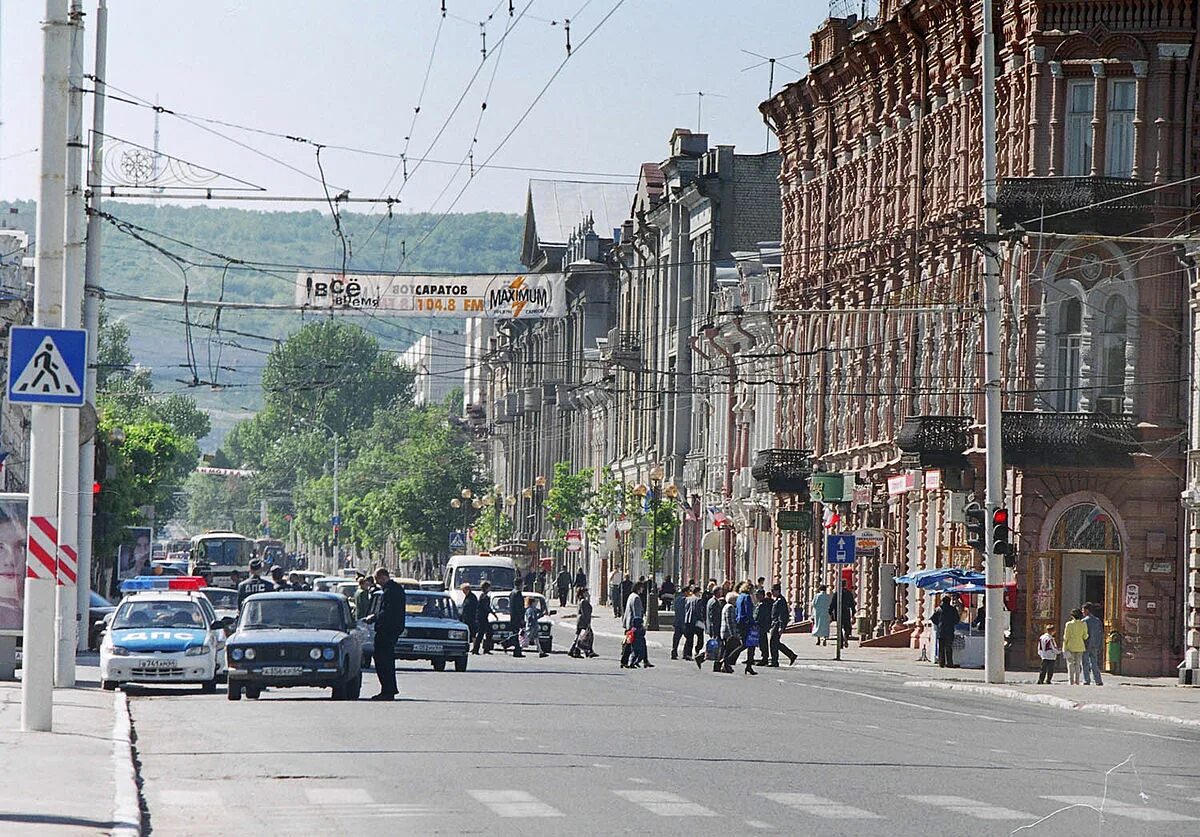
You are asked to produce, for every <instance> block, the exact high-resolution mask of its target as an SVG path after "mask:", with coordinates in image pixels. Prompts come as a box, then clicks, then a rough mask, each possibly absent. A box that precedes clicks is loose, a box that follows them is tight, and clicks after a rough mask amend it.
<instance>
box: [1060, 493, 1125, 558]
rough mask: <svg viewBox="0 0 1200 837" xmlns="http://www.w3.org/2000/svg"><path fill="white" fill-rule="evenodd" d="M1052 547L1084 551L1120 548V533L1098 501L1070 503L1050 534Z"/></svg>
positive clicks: (1117, 550)
mask: <svg viewBox="0 0 1200 837" xmlns="http://www.w3.org/2000/svg"><path fill="white" fill-rule="evenodd" d="M1050 548H1051V549H1062V550H1079V551H1085V552H1120V551H1121V533H1120V532H1119V531H1118V530H1117V526H1116V524H1115V523H1114V522H1113V519H1112V518H1111V517H1109V516H1108V512H1106V511H1104V509H1102V508H1100V506H1098V505H1096V504H1095V503H1079V504H1078V505H1075V506H1071V507H1070V508H1069V509H1067V510H1066V511H1065V512H1063V514H1062V517H1060V518H1059V519H1058V522H1057V523H1056V524H1054V531H1053V532H1051V534H1050Z"/></svg>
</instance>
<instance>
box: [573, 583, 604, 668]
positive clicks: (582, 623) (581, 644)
mask: <svg viewBox="0 0 1200 837" xmlns="http://www.w3.org/2000/svg"><path fill="white" fill-rule="evenodd" d="M575 599H576V601H578V602H579V613H578V615H577V616H576V617H575V642H574V644H572V645H571V650H570V651H568V652H567V653H568V654H570V655H571V656H572V657H597V656H599V655H598V654H597V653H596V652H595V651H593V650H592V643H593V641H594V637H593V634H592V600H591V598H590V597H589V596H588V591H587V588H586V587H580V588H579V589H578V590H577V591H576V593H575Z"/></svg>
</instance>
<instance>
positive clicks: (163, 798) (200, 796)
mask: <svg viewBox="0 0 1200 837" xmlns="http://www.w3.org/2000/svg"><path fill="white" fill-rule="evenodd" d="M155 795H156V796H157V797H158V803H159V804H160V805H171V806H179V807H180V808H201V807H204V808H208V807H212V808H220V807H221V794H219V793H217V792H216V791H215V790H161V791H159V792H158V793H157V794H155Z"/></svg>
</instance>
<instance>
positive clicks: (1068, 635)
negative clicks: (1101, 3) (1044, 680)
mask: <svg viewBox="0 0 1200 837" xmlns="http://www.w3.org/2000/svg"><path fill="white" fill-rule="evenodd" d="M1087 641H1088V626H1087V623H1085V622H1084V621H1083V611H1082V610H1080V609H1079V608H1075V609H1074V610H1072V611H1071V621H1069V622H1067V624H1066V627H1064V628H1063V644H1062V647H1063V651H1065V652H1066V654H1067V680H1068V681H1070V683H1071V685H1072V686H1078V685H1079V684H1080V683H1081V682H1082V674H1083V655H1084V654H1086V653H1087Z"/></svg>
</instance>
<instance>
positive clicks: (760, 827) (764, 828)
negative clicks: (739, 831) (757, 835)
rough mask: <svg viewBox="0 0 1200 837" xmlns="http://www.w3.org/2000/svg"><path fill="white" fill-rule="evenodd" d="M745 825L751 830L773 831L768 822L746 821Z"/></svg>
mask: <svg viewBox="0 0 1200 837" xmlns="http://www.w3.org/2000/svg"><path fill="white" fill-rule="evenodd" d="M746 825H748V826H750V827H751V828H757V829H758V830H759V831H774V830H775V826H773V825H771V824H770V823H769V822H763V821H762V820H746Z"/></svg>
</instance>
